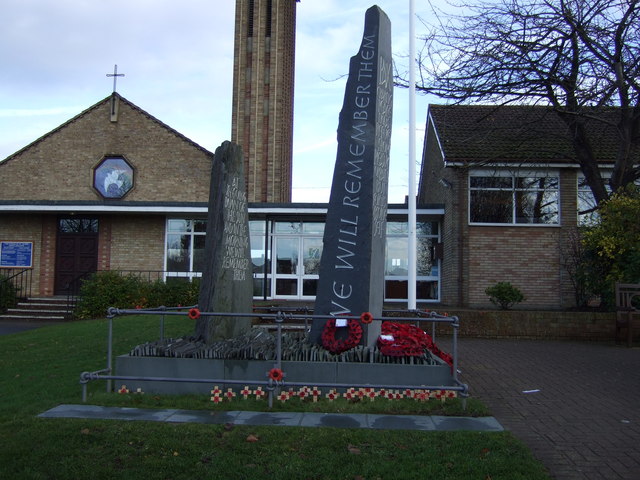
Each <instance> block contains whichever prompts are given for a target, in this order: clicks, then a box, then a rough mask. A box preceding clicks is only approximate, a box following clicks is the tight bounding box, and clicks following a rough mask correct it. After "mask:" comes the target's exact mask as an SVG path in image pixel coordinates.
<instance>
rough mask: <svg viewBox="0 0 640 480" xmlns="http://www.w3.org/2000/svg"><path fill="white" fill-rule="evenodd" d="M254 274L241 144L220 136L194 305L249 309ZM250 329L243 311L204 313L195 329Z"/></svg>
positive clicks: (229, 333) (206, 335)
mask: <svg viewBox="0 0 640 480" xmlns="http://www.w3.org/2000/svg"><path fill="white" fill-rule="evenodd" d="M252 303H253V279H252V271H251V253H250V246H249V215H248V212H247V197H246V194H245V183H244V167H243V157H242V149H241V148H240V147H239V146H238V145H236V144H234V143H231V142H224V143H223V144H222V145H220V146H219V147H218V148H217V149H216V151H215V156H214V160H213V165H212V168H211V187H210V193H209V213H208V217H207V237H206V240H205V265H204V268H203V272H202V279H201V283H200V296H199V299H198V307H199V309H200V311H202V312H239V313H250V312H251V311H252ZM250 329H251V320H250V319H249V318H242V317H232V316H229V317H206V316H204V315H202V316H201V317H200V318H199V319H198V320H197V323H196V335H198V336H199V337H201V338H203V339H204V340H205V341H206V342H207V343H212V342H214V341H217V340H222V339H225V338H233V337H236V336H239V335H242V334H243V333H246V332H247V331H249V330H250Z"/></svg>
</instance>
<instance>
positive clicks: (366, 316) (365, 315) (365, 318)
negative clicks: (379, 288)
mask: <svg viewBox="0 0 640 480" xmlns="http://www.w3.org/2000/svg"><path fill="white" fill-rule="evenodd" d="M360 321H361V322H362V323H364V324H368V323H371V322H373V315H371V312H362V315H360Z"/></svg>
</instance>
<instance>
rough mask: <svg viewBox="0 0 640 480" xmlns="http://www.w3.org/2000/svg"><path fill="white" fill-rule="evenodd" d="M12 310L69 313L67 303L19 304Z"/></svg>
mask: <svg viewBox="0 0 640 480" xmlns="http://www.w3.org/2000/svg"><path fill="white" fill-rule="evenodd" d="M11 310H25V311H26V310H36V311H37V310H51V311H57V312H60V311H63V312H66V311H67V304H66V303H64V304H63V303H44V302H43V303H31V302H18V304H17V305H16V306H15V307H13V308H12V309H11Z"/></svg>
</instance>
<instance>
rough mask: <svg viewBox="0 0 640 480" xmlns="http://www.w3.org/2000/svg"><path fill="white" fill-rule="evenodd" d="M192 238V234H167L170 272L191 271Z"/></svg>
mask: <svg viewBox="0 0 640 480" xmlns="http://www.w3.org/2000/svg"><path fill="white" fill-rule="evenodd" d="M190 239H191V236H190V235H179V234H169V235H167V270H169V271H170V272H188V271H189V254H190V244H191V242H190Z"/></svg>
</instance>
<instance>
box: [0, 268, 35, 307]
mask: <svg viewBox="0 0 640 480" xmlns="http://www.w3.org/2000/svg"><path fill="white" fill-rule="evenodd" d="M32 278H33V270H32V269H30V268H3V269H0V310H2V309H3V306H5V307H13V306H15V305H16V304H17V303H18V300H21V299H25V298H28V297H30V296H31V280H32Z"/></svg>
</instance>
